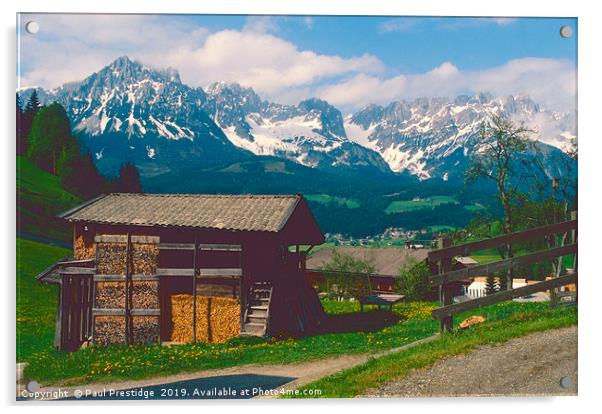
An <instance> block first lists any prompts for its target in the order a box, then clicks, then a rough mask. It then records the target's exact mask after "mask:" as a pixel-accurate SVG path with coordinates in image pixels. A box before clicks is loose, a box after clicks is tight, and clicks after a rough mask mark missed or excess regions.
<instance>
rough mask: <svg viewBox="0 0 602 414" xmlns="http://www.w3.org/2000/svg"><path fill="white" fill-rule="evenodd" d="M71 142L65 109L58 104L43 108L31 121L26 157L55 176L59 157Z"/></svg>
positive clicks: (71, 137)
mask: <svg viewBox="0 0 602 414" xmlns="http://www.w3.org/2000/svg"><path fill="white" fill-rule="evenodd" d="M26 113H27V110H26ZM72 140H74V138H73V136H72V135H71V127H70V125H69V118H67V113H66V112H65V109H64V108H63V107H62V106H61V105H60V104H58V103H53V104H51V105H49V106H45V107H43V108H42V109H40V111H39V112H38V113H37V114H36V115H35V117H34V119H33V123H32V125H31V131H30V132H29V136H28V148H27V157H28V158H29V159H30V160H31V161H32V162H33V163H34V164H36V165H37V166H38V167H40V168H42V169H43V170H46V171H48V172H50V173H51V174H55V175H56V174H57V166H58V160H59V157H60V156H61V154H62V153H63V149H64V148H65V147H66V146H67V145H68V143H69V142H70V141H72Z"/></svg>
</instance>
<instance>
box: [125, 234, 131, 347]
mask: <svg viewBox="0 0 602 414" xmlns="http://www.w3.org/2000/svg"><path fill="white" fill-rule="evenodd" d="M131 242H132V238H131V236H130V233H129V232H128V233H127V242H126V247H125V343H126V344H128V345H129V344H130V343H131V340H130V339H131V338H130V334H131V327H130V323H131V320H130V272H131V270H130V247H131Z"/></svg>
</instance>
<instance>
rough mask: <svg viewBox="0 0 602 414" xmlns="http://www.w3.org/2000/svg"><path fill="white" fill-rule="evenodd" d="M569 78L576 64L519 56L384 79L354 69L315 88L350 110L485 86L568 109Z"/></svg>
mask: <svg viewBox="0 0 602 414" xmlns="http://www.w3.org/2000/svg"><path fill="white" fill-rule="evenodd" d="M575 83H576V68H575V66H574V65H573V64H572V63H571V62H568V61H564V60H556V59H543V58H523V59H516V60H511V61H509V62H507V63H506V64H504V65H501V66H497V67H493V68H489V69H484V70H478V71H462V70H460V69H458V68H457V67H456V66H454V65H453V64H452V63H450V62H445V63H443V64H442V65H440V66H438V67H436V68H434V69H432V70H430V71H428V72H425V73H419V74H412V75H398V76H394V77H391V78H386V79H380V78H378V77H376V76H369V75H365V74H358V75H356V76H353V77H351V78H349V79H347V80H345V81H342V82H339V83H337V84H334V85H327V86H324V87H322V88H319V89H318V91H317V94H318V95H319V96H320V97H322V98H324V99H326V100H328V101H329V102H331V103H332V104H334V105H339V106H341V107H344V108H349V109H350V110H353V109H357V108H358V107H360V106H363V105H366V104H368V103H376V104H386V103H389V102H391V101H394V100H402V99H414V98H417V97H422V96H427V97H434V96H456V95H459V94H464V93H476V92H480V91H488V92H492V93H493V94H495V95H508V94H514V95H518V94H527V95H529V96H531V97H532V98H533V99H534V100H535V101H536V102H538V103H540V104H542V105H543V106H545V107H548V108H551V109H556V110H562V111H570V110H574V98H575V92H576V91H575Z"/></svg>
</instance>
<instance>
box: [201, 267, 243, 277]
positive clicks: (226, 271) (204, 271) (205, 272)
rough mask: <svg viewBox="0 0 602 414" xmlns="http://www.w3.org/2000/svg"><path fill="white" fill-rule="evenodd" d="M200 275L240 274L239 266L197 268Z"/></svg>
mask: <svg viewBox="0 0 602 414" xmlns="http://www.w3.org/2000/svg"><path fill="white" fill-rule="evenodd" d="M199 275H200V276H242V269H241V268H234V269H226V268H223V269H221V268H218V269H199Z"/></svg>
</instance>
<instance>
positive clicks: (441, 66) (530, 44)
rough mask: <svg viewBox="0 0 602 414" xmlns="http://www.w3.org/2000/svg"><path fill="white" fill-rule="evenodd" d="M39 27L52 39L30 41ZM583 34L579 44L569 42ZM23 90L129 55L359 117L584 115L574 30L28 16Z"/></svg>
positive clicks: (554, 24)
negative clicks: (507, 101) (506, 100)
mask: <svg viewBox="0 0 602 414" xmlns="http://www.w3.org/2000/svg"><path fill="white" fill-rule="evenodd" d="M30 20H36V21H37V22H39V24H40V31H39V32H38V33H37V34H35V35H31V34H28V33H25V32H24V31H23V30H22V28H23V25H24V24H25V23H26V22H28V21H30ZM563 25H569V26H571V27H572V28H573V33H574V36H573V37H572V38H569V39H565V38H562V37H561V36H560V35H559V29H560V27H561V26H563ZM19 28H20V29H21V30H20V54H21V67H20V81H21V82H20V84H21V86H22V87H26V86H32V85H35V86H42V87H46V88H52V87H56V86H59V85H60V84H62V83H64V82H67V81H75V80H80V79H83V78H84V77H86V76H87V75H89V74H90V73H92V72H94V71H97V70H99V69H100V68H101V67H103V66H105V65H107V64H108V63H110V62H111V61H112V60H114V59H115V58H117V57H118V56H121V55H124V54H126V55H129V56H130V57H132V58H135V59H138V60H140V61H142V62H143V63H145V64H147V65H149V66H151V67H157V68H159V67H166V66H172V67H175V68H176V69H178V70H179V71H180V73H181V76H182V80H183V82H185V83H187V84H190V85H191V86H201V87H203V86H207V85H208V84H209V83H211V82H212V81H218V80H225V81H231V82H238V83H241V84H242V85H245V86H249V87H253V88H254V89H255V90H256V91H257V92H258V93H259V94H260V95H261V96H262V97H264V98H267V99H272V100H276V101H280V102H285V103H295V102H297V101H298V100H300V99H304V98H307V97H309V96H319V97H321V98H324V99H326V100H328V101H329V102H331V103H333V104H335V105H337V106H339V107H341V108H342V109H343V111H353V110H356V109H358V108H359V107H362V106H364V105H366V104H369V103H378V104H386V103H388V102H390V101H393V100H399V99H413V98H416V97H418V96H453V95H456V94H460V93H476V92H479V91H485V90H486V91H490V92H492V93H494V94H497V95H501V94H528V95H531V96H532V97H533V98H534V99H536V100H537V101H539V102H540V103H542V104H543V105H545V106H548V107H551V108H553V109H559V110H573V109H574V95H575V84H576V47H577V41H576V33H577V21H576V19H571V18H565V19H561V18H440V17H437V18H435V17H391V16H383V17H337V16H252V17H248V16H186V15H169V16H152V15H142V16H140V15H125V16H124V15H121V16H101V15H32V14H27V15H22V16H21V21H20V25H19Z"/></svg>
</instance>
